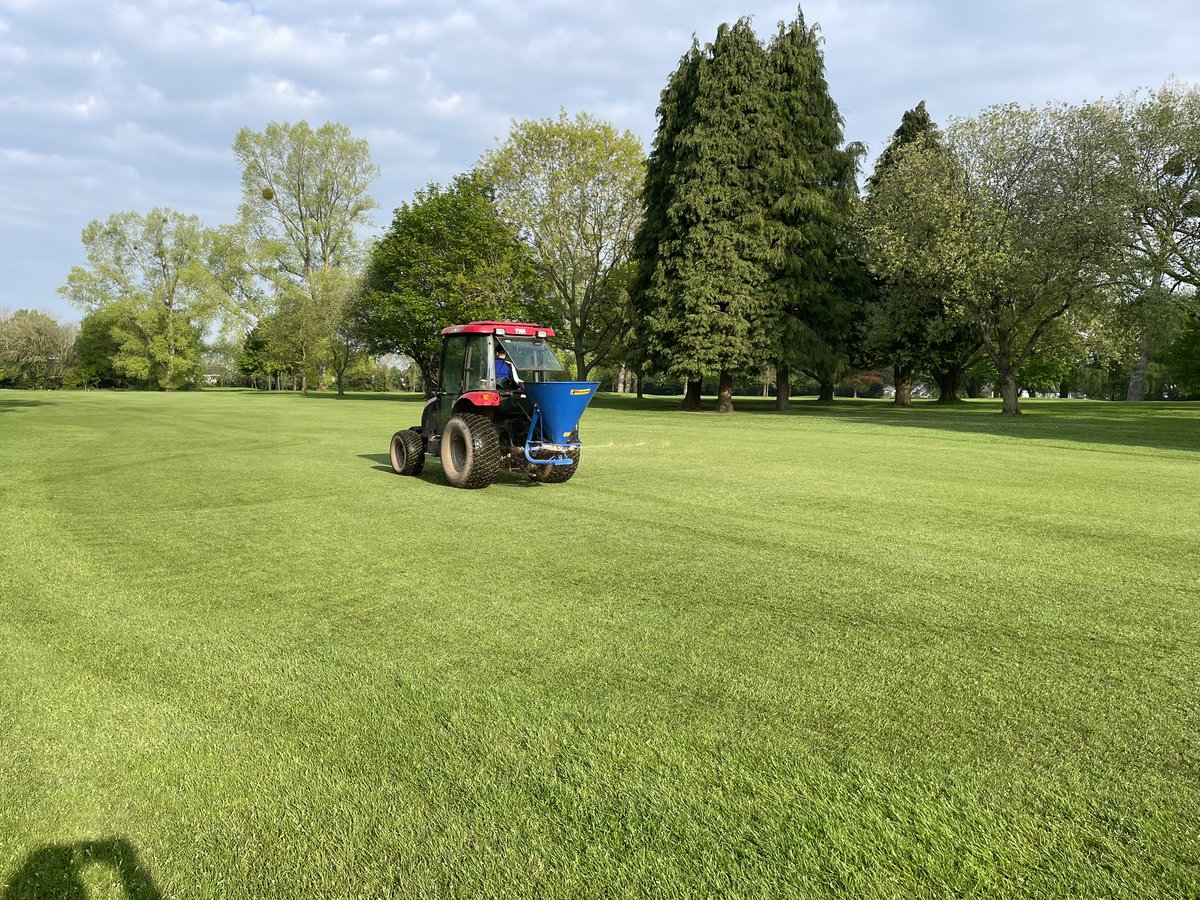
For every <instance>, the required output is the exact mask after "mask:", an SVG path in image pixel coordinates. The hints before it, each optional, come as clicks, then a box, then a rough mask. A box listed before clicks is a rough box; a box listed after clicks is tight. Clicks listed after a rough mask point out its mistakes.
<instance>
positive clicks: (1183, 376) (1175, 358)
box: [1166, 315, 1200, 398]
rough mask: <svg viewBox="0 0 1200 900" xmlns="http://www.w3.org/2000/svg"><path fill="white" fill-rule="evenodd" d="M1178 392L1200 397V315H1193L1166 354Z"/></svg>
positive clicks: (1187, 395)
mask: <svg viewBox="0 0 1200 900" xmlns="http://www.w3.org/2000/svg"><path fill="white" fill-rule="evenodd" d="M1166 361H1167V365H1168V366H1169V367H1170V370H1171V375H1172V379H1173V381H1174V383H1175V385H1176V389H1177V391H1178V393H1179V394H1180V395H1182V396H1186V397H1192V398H1195V397H1200V316H1197V315H1192V316H1189V317H1188V320H1187V322H1186V324H1185V325H1184V327H1183V328H1182V329H1181V330H1180V331H1179V333H1178V334H1177V335H1176V337H1175V340H1174V342H1173V343H1172V345H1171V347H1170V349H1169V350H1168V351H1167V354H1166Z"/></svg>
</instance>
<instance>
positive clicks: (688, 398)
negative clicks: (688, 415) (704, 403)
mask: <svg viewBox="0 0 1200 900" xmlns="http://www.w3.org/2000/svg"><path fill="white" fill-rule="evenodd" d="M683 408H684V409H685V410H687V411H688V412H695V411H696V410H698V409H699V408H700V379H699V378H689V379H688V382H687V388H686V389H685V390H684V394H683Z"/></svg>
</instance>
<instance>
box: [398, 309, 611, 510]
mask: <svg viewBox="0 0 1200 900" xmlns="http://www.w3.org/2000/svg"><path fill="white" fill-rule="evenodd" d="M442 336H443V337H442V365H441V385H440V387H439V389H438V391H437V393H435V394H434V395H433V396H432V397H430V398H429V401H428V402H427V403H426V404H425V411H424V413H423V414H422V416H421V425H420V426H419V427H416V426H414V427H413V428H410V429H408V430H407V431H398V432H396V433H395V434H394V435H392V447H391V458H392V469H394V470H395V472H396V473H397V474H398V475H419V474H420V473H421V470H422V468H424V465H425V455H426V454H429V455H430V456H440V457H441V460H442V468H443V469H444V470H445V472H446V480H447V481H449V482H450V483H451V484H452V485H454V486H455V487H462V488H482V487H487V486H488V485H489V484H491V483H492V480H493V479H494V478H495V477H496V473H497V472H498V471H500V469H502V468H503V469H507V470H509V471H511V472H518V473H521V474H524V475H527V476H528V477H529V478H531V479H532V480H534V481H540V482H545V483H547V484H559V483H562V482H564V481H566V480H568V479H569V478H570V477H571V476H572V475H574V474H575V471H576V469H578V468H579V449H580V446H581V445H580V443H579V417H580V416H581V415H583V411H584V409H586V408H587V405H588V403H589V402H590V401H591V399H592V397H593V396H594V395H595V393H596V388H598V387H599V384H598V383H597V382H594V381H567V380H565V379H566V378H567V372H566V370H565V369H564V368H563V365H562V363H561V362H559V360H558V357H557V356H555V355H554V351H553V350H552V349H551V348H550V345H549V344H547V343H546V339H547V338H552V337H554V331H553V329H550V328H543V327H542V326H541V325H535V324H533V323H530V322H471V323H470V324H468V325H454V326H452V327H450V328H447V329H445V330H443V331H442Z"/></svg>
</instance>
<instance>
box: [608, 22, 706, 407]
mask: <svg viewBox="0 0 1200 900" xmlns="http://www.w3.org/2000/svg"><path fill="white" fill-rule="evenodd" d="M702 58H703V55H702V53H701V50H700V44H699V42H698V41H697V40H696V39H695V38H694V37H693V38H692V46H691V48H690V49H689V50H688V52H687V53H685V54H684V55H683V56H682V57H681V58H680V60H679V65H678V67H677V68H676V69H675V71H674V72H673V73H671V76H670V77H669V78H668V80H667V85H666V87H665V88H663V91H662V94H661V97H660V100H659V105H658V129H657V131H656V132H655V135H654V142H653V146H652V149H651V151H650V158H649V159H648V160H647V162H646V179H645V183H644V185H643V188H642V218H641V222H640V224H639V226H638V230H637V233H636V235H635V237H634V258H633V263H632V265H633V274H632V279H631V288H630V290H629V295H628V303H629V320H628V323H627V326H626V345H627V346H628V348H629V356H630V359H631V361H632V362H633V364H634V365H635V367H636V368H637V371H638V373H639V380H638V390H639V393H640V391H641V386H642V378H643V377H644V376H645V374H646V372H647V371H655V372H665V371H667V369H668V368H669V367H670V357H671V355H672V354H671V350H672V349H673V344H674V342H673V339H672V336H671V330H670V327H669V326H668V325H667V323H665V322H663V321H662V320H661V319H660V320H659V321H658V322H657V327H656V322H655V319H654V316H655V313H656V312H657V311H658V310H659V307H660V306H661V305H662V304H663V303H664V302H665V300H666V298H667V296H668V288H669V287H670V277H671V276H670V272H671V271H672V270H673V269H675V268H677V267H678V264H679V256H680V253H681V250H682V246H683V241H684V239H685V237H686V235H687V231H688V228H689V227H690V222H688V221H685V220H684V219H683V218H682V217H681V216H679V215H675V214H673V213H672V208H673V206H674V204H675V203H676V202H677V193H678V190H679V187H680V180H679V173H680V169H681V167H682V165H683V162H684V155H685V154H684V144H683V138H684V136H685V135H686V134H687V133H688V132H689V130H690V129H691V128H692V122H693V118H694V110H695V99H696V91H697V89H698V86H699V78H700V66H701V61H702ZM686 385H687V386H686V388H685V398H684V408H685V409H699V408H700V379H699V378H698V377H695V378H692V379H689V380H688V381H687V383H686Z"/></svg>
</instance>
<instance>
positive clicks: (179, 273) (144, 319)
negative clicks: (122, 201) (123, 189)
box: [59, 208, 213, 391]
mask: <svg viewBox="0 0 1200 900" xmlns="http://www.w3.org/2000/svg"><path fill="white" fill-rule="evenodd" d="M208 240H209V238H208V233H207V232H206V230H205V228H204V226H203V225H202V224H201V222H200V220H199V219H198V218H197V217H196V216H192V215H186V214H184V213H181V212H177V211H175V210H173V209H157V208H156V209H152V210H151V211H150V212H149V213H147V214H146V215H145V216H143V215H141V214H140V213H137V212H123V213H114V214H113V215H111V216H109V218H108V219H107V221H105V222H100V221H98V220H94V221H92V222H90V223H89V224H88V226H87V227H86V228H85V229H84V230H83V246H84V251H85V253H86V255H87V261H88V262H87V266H84V267H81V266H74V267H72V268H71V271H70V273H68V275H67V283H66V284H65V285H63V286H62V287H61V288H59V293H60V294H62V295H63V296H65V297H66V298H67V299H68V300H70V301H71V302H72V303H74V304H75V305H76V306H78V307H79V308H81V309H83V310H86V311H89V312H93V311H96V310H98V309H101V308H104V307H108V306H112V305H118V306H120V307H122V309H123V311H124V312H123V314H122V315H121V316H120V319H121V325H120V328H121V335H120V340H119V342H118V344H119V346H118V350H117V354H116V356H115V357H114V360H113V364H114V366H115V368H116V369H117V370H118V371H119V372H121V373H123V374H125V375H127V376H129V377H130V378H133V379H135V380H139V381H144V382H151V383H154V384H157V386H159V387H161V388H163V389H164V390H168V391H170V390H175V389H177V388H179V387H181V386H183V385H185V384H189V383H191V382H192V381H193V380H194V379H195V377H196V375H197V373H198V372H199V369H200V342H199V339H198V334H200V333H201V332H203V330H204V328H205V327H207V326H208V324H209V323H210V322H211V320H212V314H213V309H212V305H211V302H210V296H209V294H208V292H207V290H206V285H207V274H206V271H205V268H204V260H205V256H206V247H207V242H208Z"/></svg>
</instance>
